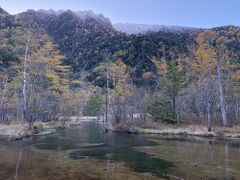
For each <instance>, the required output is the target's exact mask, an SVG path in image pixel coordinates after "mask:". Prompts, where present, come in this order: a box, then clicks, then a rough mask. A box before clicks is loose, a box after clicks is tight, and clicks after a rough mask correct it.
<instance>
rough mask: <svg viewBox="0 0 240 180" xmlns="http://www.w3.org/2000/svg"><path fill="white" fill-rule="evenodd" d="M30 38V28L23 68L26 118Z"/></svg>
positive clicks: (24, 116)
mask: <svg viewBox="0 0 240 180" xmlns="http://www.w3.org/2000/svg"><path fill="white" fill-rule="evenodd" d="M29 39H30V30H28V35H27V43H26V49H25V57H24V67H23V68H24V69H23V88H22V93H23V103H24V104H23V118H24V120H26V113H27V92H26V89H27V72H26V71H27V58H28V49H29Z"/></svg>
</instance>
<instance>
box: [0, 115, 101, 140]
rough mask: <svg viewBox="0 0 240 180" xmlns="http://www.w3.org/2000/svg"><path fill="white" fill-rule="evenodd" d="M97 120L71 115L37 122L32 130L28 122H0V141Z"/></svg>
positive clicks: (22, 137)
mask: <svg viewBox="0 0 240 180" xmlns="http://www.w3.org/2000/svg"><path fill="white" fill-rule="evenodd" d="M96 120H97V119H96V117H71V118H69V120H64V119H63V118H60V119H59V120H58V121H50V122H35V123H34V125H33V128H32V130H31V131H30V130H29V126H28V124H27V123H13V124H9V125H6V124H0V141H18V140H22V139H24V138H28V137H32V136H36V135H45V134H49V133H52V132H55V131H56V130H57V129H70V128H77V127H79V126H81V125H82V124H83V123H85V122H89V121H96Z"/></svg>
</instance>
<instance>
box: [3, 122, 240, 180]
mask: <svg viewBox="0 0 240 180" xmlns="http://www.w3.org/2000/svg"><path fill="white" fill-rule="evenodd" d="M19 159H20V160H19ZM18 162H19V166H18V167H17V164H18ZM176 178H182V179H193V180H195V179H196V180H197V179H225V180H226V179H236V180H237V179H240V141H237V140H234V141H218V140H215V139H203V138H192V137H191V138H187V137H180V138H179V137H172V136H157V135H134V134H120V133H104V132H103V130H102V128H101V126H99V125H97V124H95V123H86V124H84V125H83V126H82V127H80V128H79V129H67V130H64V131H58V132H56V133H53V134H49V135H45V136H38V137H37V136H36V137H33V138H31V139H25V140H23V141H19V142H0V179H1V180H2V179H3V180H5V179H20V180H28V179H29V180H30V179H31V180H32V179H34V180H35V179H39V180H41V179H43V180H48V179H49V180H55V179H57V180H65V179H74V180H75V179H119V180H120V179H121V180H122V179H176Z"/></svg>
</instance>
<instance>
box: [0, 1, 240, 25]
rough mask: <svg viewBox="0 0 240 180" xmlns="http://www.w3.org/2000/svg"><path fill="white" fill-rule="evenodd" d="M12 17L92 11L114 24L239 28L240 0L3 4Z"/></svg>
mask: <svg viewBox="0 0 240 180" xmlns="http://www.w3.org/2000/svg"><path fill="white" fill-rule="evenodd" d="M0 6H1V7H2V8H4V9H5V10H6V11H8V12H9V13H11V14H16V13H18V12H22V11H25V10H27V9H36V10H37V9H54V10H59V9H71V10H74V11H78V10H92V11H94V12H95V13H102V14H104V16H106V17H108V18H110V19H111V21H112V22H113V23H119V22H124V23H125V22H128V23H140V24H164V25H181V26H189V27H204V28H206V27H216V26H222V25H238V26H240V0H0Z"/></svg>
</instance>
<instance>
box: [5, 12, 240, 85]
mask: <svg viewBox="0 0 240 180" xmlns="http://www.w3.org/2000/svg"><path fill="white" fill-rule="evenodd" d="M79 14H81V13H78V14H77V13H76V12H72V11H63V12H59V13H49V11H43V10H42V11H34V10H29V11H27V12H24V13H20V14H17V15H14V16H12V15H9V14H8V13H7V12H5V11H4V10H3V9H1V36H2V38H1V41H2V42H1V44H5V45H6V44H9V47H8V48H4V49H2V50H1V52H2V53H1V56H6V52H5V53H4V51H6V49H8V51H9V52H11V53H10V54H11V55H12V56H13V57H12V58H10V60H8V61H7V62H5V64H6V65H7V64H9V63H10V62H11V61H16V62H17V59H18V58H19V57H22V54H21V53H15V52H14V51H16V48H17V46H15V47H12V43H10V39H9V38H8V36H11V37H13V36H14V33H16V31H17V30H19V31H21V29H22V30H23V29H25V30H26V29H27V28H30V31H32V32H34V31H42V32H44V33H45V34H47V35H48V36H49V38H50V39H52V41H53V43H54V44H55V45H56V46H57V48H58V50H59V51H60V52H61V54H62V55H64V56H65V60H64V62H65V64H67V65H69V66H70V67H71V71H72V72H73V73H75V74H76V73H78V72H80V71H81V70H86V71H88V72H90V73H91V71H92V70H93V69H94V68H95V67H97V66H98V65H99V64H100V63H101V62H103V61H104V60H105V56H106V54H108V56H109V57H110V60H111V61H115V60H117V59H118V58H121V59H122V60H123V62H124V63H125V64H126V65H127V66H129V67H131V68H132V71H133V72H132V74H133V77H132V78H133V79H134V80H136V82H137V83H138V82H139V81H140V80H142V77H143V74H144V73H147V72H151V73H156V71H157V67H156V63H155V61H160V62H163V61H164V62H169V61H178V60H179V59H182V58H183V57H189V58H191V57H192V56H193V51H194V49H195V48H196V42H195V38H196V36H197V35H198V33H199V31H193V30H188V29H186V30H185V31H176V32H170V31H169V32H165V31H159V32H155V33H148V34H145V35H128V34H125V33H121V32H117V31H116V30H115V29H114V28H113V26H112V25H111V23H110V22H109V21H107V19H104V17H103V18H102V19H103V20H101V19H100V18H99V17H98V16H96V17H94V16H93V15H88V14H87V13H85V16H84V18H82V17H80V15H79ZM97 17H98V18H97ZM239 29H240V28H239V27H233V26H226V27H220V28H214V29H213V30H214V31H216V32H217V33H218V34H219V36H224V37H229V38H231V39H229V40H228V41H227V42H226V43H227V44H228V47H229V48H231V50H232V51H234V52H237V51H238V49H239V47H240V46H239V31H240V30H239ZM6 31H7V32H6ZM23 33H24V32H22V34H23ZM34 34H35V33H34ZM36 34H37V33H36ZM14 37H15V38H17V37H16V36H14ZM6 38H7V41H8V43H6V42H4V41H3V40H4V39H6ZM20 39H21V38H20ZM38 39H39V40H40V39H41V38H38ZM11 41H14V40H11ZM22 44H24V43H23V42H22ZM21 52H23V51H21ZM4 59H5V61H6V59H7V58H4ZM236 62H238V61H237V60H236ZM73 77H75V78H77V77H78V75H74V76H73Z"/></svg>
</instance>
